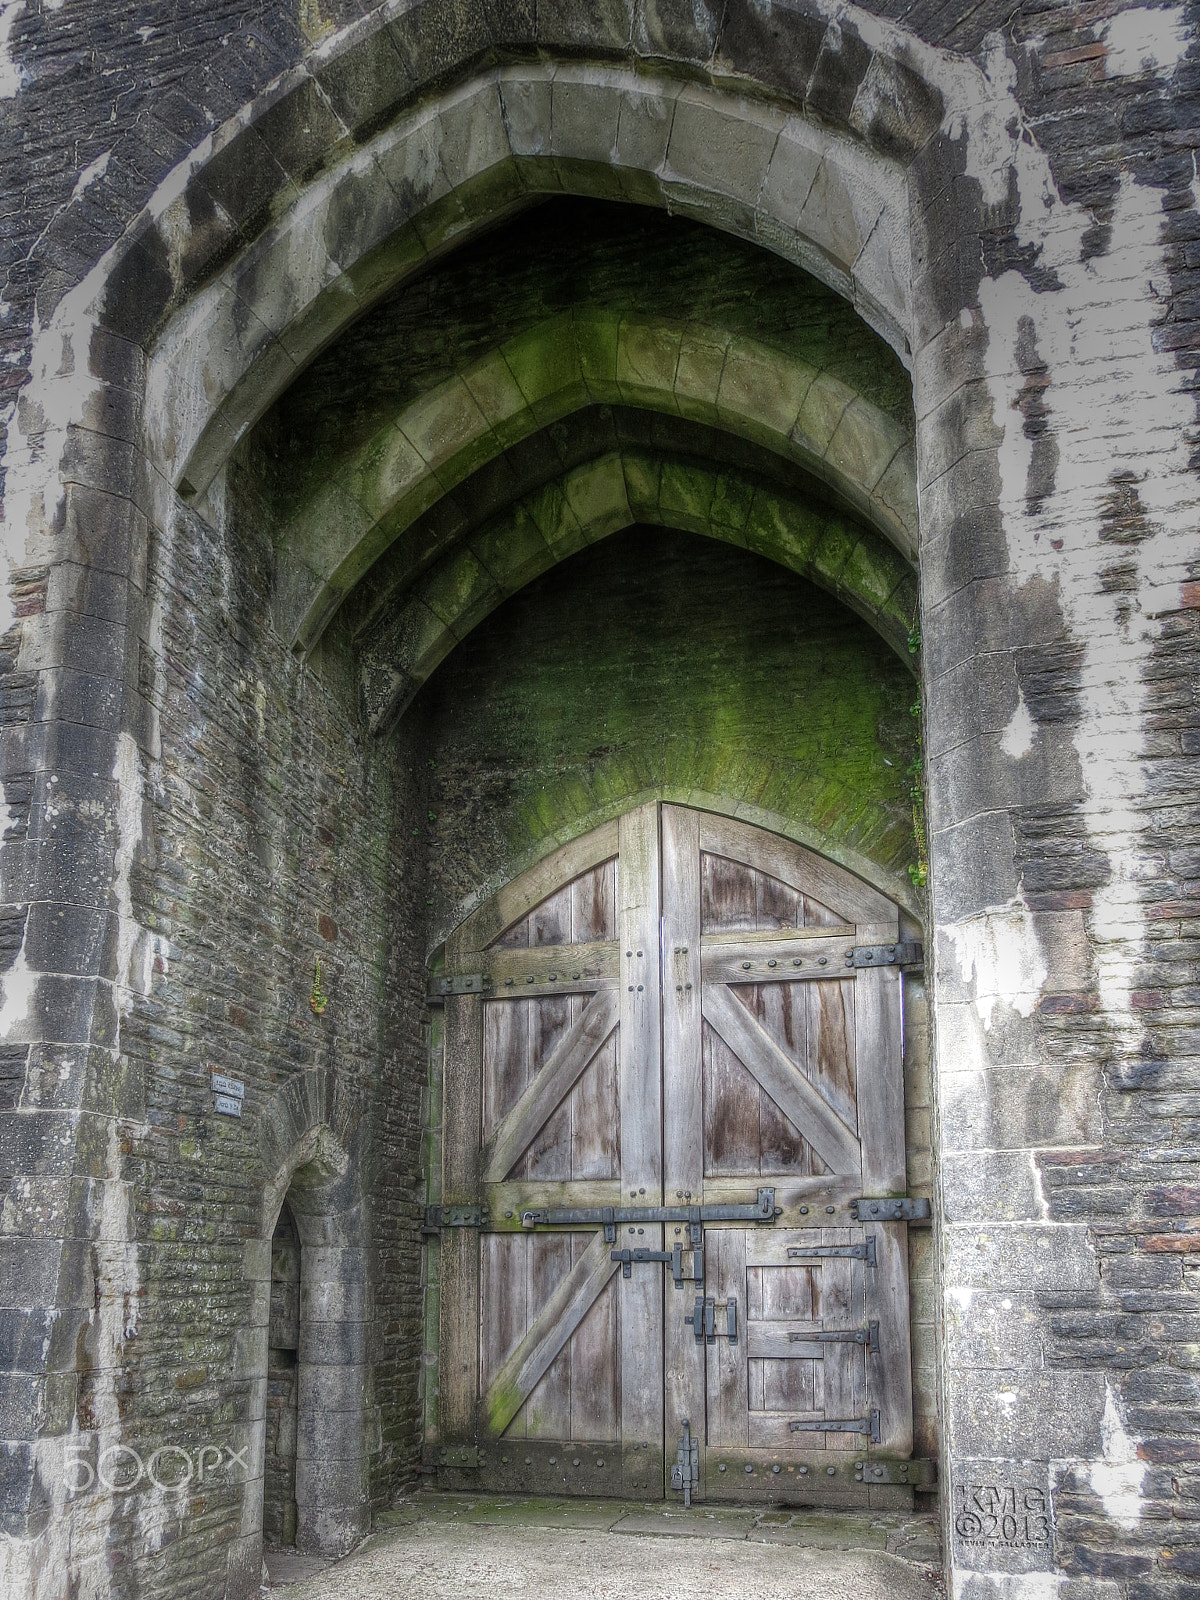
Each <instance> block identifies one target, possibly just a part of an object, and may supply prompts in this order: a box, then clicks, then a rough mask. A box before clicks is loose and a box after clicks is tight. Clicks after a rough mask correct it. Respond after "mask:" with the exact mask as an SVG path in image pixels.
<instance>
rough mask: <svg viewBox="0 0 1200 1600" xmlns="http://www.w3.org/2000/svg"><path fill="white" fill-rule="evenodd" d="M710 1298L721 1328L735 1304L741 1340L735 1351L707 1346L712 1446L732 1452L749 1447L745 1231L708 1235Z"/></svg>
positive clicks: (723, 1342)
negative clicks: (731, 1301)
mask: <svg viewBox="0 0 1200 1600" xmlns="http://www.w3.org/2000/svg"><path fill="white" fill-rule="evenodd" d="M704 1242H705V1251H704V1255H705V1275H706V1278H707V1282H706V1284H705V1291H706V1293H708V1294H710V1295H712V1296H713V1297H714V1299H715V1300H716V1308H715V1310H716V1317H717V1326H718V1327H721V1326H722V1320H721V1319H722V1316H723V1313H724V1311H725V1302H726V1300H727V1299H728V1297H729V1296H730V1295H732V1296H733V1297H734V1299H736V1301H737V1306H738V1325H739V1332H740V1335H741V1336H740V1337H739V1339H738V1342H737V1343H736V1344H734V1345H731V1344H730V1342H729V1340H728V1339H727V1338H723V1337H718V1338H717V1339H716V1340H715V1342H714V1343H713V1344H710V1345H706V1347H705V1349H706V1355H707V1362H708V1382H707V1388H708V1442H709V1444H710V1445H716V1446H721V1445H726V1446H730V1447H732V1448H736V1447H738V1446H744V1445H745V1444H746V1442H747V1434H746V1419H747V1416H748V1414H749V1409H750V1394H749V1373H748V1371H747V1365H746V1343H745V1324H746V1234H745V1231H744V1229H742V1228H708V1229H706V1230H705V1235H704Z"/></svg>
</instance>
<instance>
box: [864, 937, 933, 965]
mask: <svg viewBox="0 0 1200 1600" xmlns="http://www.w3.org/2000/svg"><path fill="white" fill-rule="evenodd" d="M924 964H925V946H924V945H923V944H920V943H918V941H917V940H916V939H910V940H908V941H907V942H902V943H900V944H856V945H855V946H854V948H853V950H847V951H846V965H847V966H848V967H920V966H923V965H924Z"/></svg>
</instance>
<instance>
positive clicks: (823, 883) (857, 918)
mask: <svg viewBox="0 0 1200 1600" xmlns="http://www.w3.org/2000/svg"><path fill="white" fill-rule="evenodd" d="M700 848H701V849H702V850H705V851H711V852H713V853H714V854H717V855H722V856H728V857H730V858H732V859H733V860H735V861H742V862H744V863H745V864H746V865H747V866H750V867H753V868H755V870H756V871H758V872H766V873H769V874H770V875H771V877H773V878H779V879H780V880H781V881H782V882H783V883H786V884H790V885H791V887H792V888H793V889H799V890H801V891H802V892H803V893H804V894H806V895H811V896H812V897H814V898H815V899H817V900H819V901H821V902H822V903H823V904H824V905H826V906H828V907H830V908H831V909H832V910H834V911H836V912H837V913H838V914H840V916H841V917H842V919H843V921H845V922H855V923H857V922H882V921H883V920H884V919H885V918H886V917H887V916H888V915H889V914H890V913H894V911H895V908H894V906H893V905H892V903H891V901H889V900H887V899H885V898H884V896H883V895H881V894H880V893H879V891H878V890H877V889H872V888H871V886H870V885H869V884H867V883H864V882H863V880H862V879H861V878H856V877H855V876H854V875H853V873H850V872H847V871H846V869H845V868H844V867H839V866H837V865H836V863H835V862H832V861H828V860H826V859H825V857H824V856H819V855H816V854H815V853H814V852H813V851H811V850H806V849H805V848H804V846H803V845H800V844H796V843H794V842H793V841H792V840H790V839H782V838H780V837H779V835H778V834H774V833H767V832H766V831H765V830H763V829H761V828H754V827H751V826H749V825H748V824H747V823H744V822H736V821H735V820H734V819H733V818H732V817H721V816H717V815H716V814H715V813H713V812H708V811H705V812H702V813H701V815H700Z"/></svg>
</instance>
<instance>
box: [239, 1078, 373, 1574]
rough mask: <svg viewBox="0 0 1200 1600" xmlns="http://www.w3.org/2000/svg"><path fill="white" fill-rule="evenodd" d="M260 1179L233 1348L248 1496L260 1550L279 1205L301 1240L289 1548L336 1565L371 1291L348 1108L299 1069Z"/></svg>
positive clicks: (354, 1482) (361, 1488) (367, 1427)
mask: <svg viewBox="0 0 1200 1600" xmlns="http://www.w3.org/2000/svg"><path fill="white" fill-rule="evenodd" d="M258 1132H259V1146H260V1149H261V1152H262V1164H263V1170H264V1171H265V1173H266V1174H267V1177H266V1181H265V1183H264V1185H263V1189H262V1202H261V1208H260V1215H259V1222H258V1229H257V1237H256V1239H255V1241H254V1244H253V1245H252V1246H251V1247H250V1248H249V1249H248V1250H247V1253H246V1261H247V1265H246V1273H247V1277H248V1278H249V1279H250V1288H251V1306H252V1312H251V1317H250V1319H249V1323H248V1326H247V1328H246V1330H245V1335H244V1337H245V1338H246V1340H247V1341H248V1343H249V1345H250V1346H251V1349H250V1350H249V1352H248V1363H249V1364H250V1365H251V1370H252V1373H253V1377H252V1382H253V1384H254V1386H255V1388H256V1389H259V1390H261V1394H256V1395H255V1397H254V1404H253V1407H252V1412H251V1414H252V1416H253V1417H254V1418H255V1424H254V1427H255V1442H254V1447H253V1449H252V1451H251V1456H252V1460H253V1461H254V1463H255V1466H256V1468H257V1469H258V1476H257V1479H256V1481H255V1483H254V1487H253V1490H252V1492H251V1493H250V1494H249V1495H248V1496H247V1510H248V1511H251V1513H252V1516H253V1519H254V1522H255V1527H254V1529H253V1530H252V1531H251V1532H250V1533H249V1537H250V1538H251V1539H252V1540H258V1539H261V1534H262V1514H263V1501H262V1493H263V1477H262V1475H261V1474H262V1466H263V1436H264V1429H265V1420H264V1419H265V1399H266V1385H267V1338H268V1322H269V1316H270V1297H271V1240H272V1235H273V1233H274V1231H275V1225H276V1222H277V1221H278V1218H279V1214H280V1210H281V1208H282V1206H283V1204H284V1201H285V1199H286V1201H287V1204H288V1207H289V1210H290V1212H291V1215H292V1217H293V1219H294V1221H295V1224H296V1228H297V1231H298V1233H299V1236H300V1245H301V1276H300V1307H299V1348H298V1372H297V1384H298V1402H297V1416H298V1427H297V1440H296V1503H297V1510H298V1519H297V1520H298V1526H297V1535H296V1543H297V1545H298V1546H299V1547H300V1548H301V1549H308V1550H313V1551H321V1552H323V1553H327V1554H333V1555H341V1554H344V1553H345V1552H346V1551H347V1550H348V1549H350V1548H351V1546H352V1545H353V1544H355V1543H356V1541H357V1540H358V1539H359V1538H360V1537H361V1536H362V1535H363V1533H365V1532H366V1531H367V1529H368V1527H369V1523H370V1496H369V1469H370V1454H371V1448H370V1441H371V1436H372V1429H373V1423H374V1403H373V1389H372V1376H371V1326H372V1315H373V1312H372V1291H371V1278H370V1272H369V1267H368V1253H367V1237H366V1208H365V1205H364V1190H365V1187H366V1182H367V1180H366V1175H365V1173H364V1163H365V1157H366V1150H365V1137H364V1134H365V1130H363V1129H362V1126H361V1122H360V1117H359V1108H356V1107H355V1106H353V1105H352V1104H350V1103H348V1102H347V1101H346V1099H345V1097H344V1096H342V1095H340V1094H339V1093H338V1092H337V1088H336V1085H335V1084H334V1082H333V1079H332V1075H331V1074H330V1073H328V1072H326V1071H324V1070H322V1069H317V1068H310V1069H309V1070H307V1071H305V1072H301V1073H298V1074H297V1075H296V1076H295V1077H294V1078H292V1079H290V1080H289V1081H288V1082H286V1083H284V1084H282V1085H281V1086H280V1087H279V1089H278V1090H277V1091H276V1093H275V1094H274V1095H273V1096H272V1097H271V1099H270V1100H269V1101H268V1102H267V1104H266V1105H265V1106H264V1107H263V1109H262V1111H261V1113H260V1116H259V1124H258Z"/></svg>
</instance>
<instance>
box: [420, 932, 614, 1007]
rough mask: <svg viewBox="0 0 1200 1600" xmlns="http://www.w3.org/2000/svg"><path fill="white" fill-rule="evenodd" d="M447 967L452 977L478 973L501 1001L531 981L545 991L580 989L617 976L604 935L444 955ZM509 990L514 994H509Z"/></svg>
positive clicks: (606, 984) (603, 985) (601, 986)
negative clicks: (576, 942)
mask: <svg viewBox="0 0 1200 1600" xmlns="http://www.w3.org/2000/svg"><path fill="white" fill-rule="evenodd" d="M446 971H447V974H448V975H449V976H451V977H460V976H462V975H463V974H464V973H475V972H478V973H479V974H480V975H481V976H482V978H483V980H484V987H485V989H486V990H487V992H488V994H489V995H490V996H491V997H492V998H494V999H497V1000H506V999H519V998H520V997H521V995H522V994H524V992H525V990H526V989H527V988H528V989H530V990H532V989H533V988H534V987H535V986H536V987H537V988H538V990H539V991H540V990H542V989H544V990H545V991H546V992H547V993H550V994H576V993H578V994H585V993H588V992H589V991H591V990H593V989H605V988H612V987H613V986H614V985H615V984H616V982H617V979H618V977H619V975H620V961H619V959H618V955H617V944H616V940H615V939H603V940H591V941H587V942H585V943H580V944H575V943H572V944H559V945H553V944H542V945H534V946H531V947H528V948H526V947H524V946H519V947H517V948H510V947H509V946H506V945H505V946H497V947H496V948H495V949H492V950H482V951H480V950H464V951H461V952H460V953H459V954H458V955H457V956H456V957H455V959H454V960H453V962H451V961H450V960H449V959H448V960H447V962H446ZM551 974H553V977H551ZM508 990H515V991H516V993H515V994H511V995H510V994H509V993H507V992H506V991H508Z"/></svg>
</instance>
